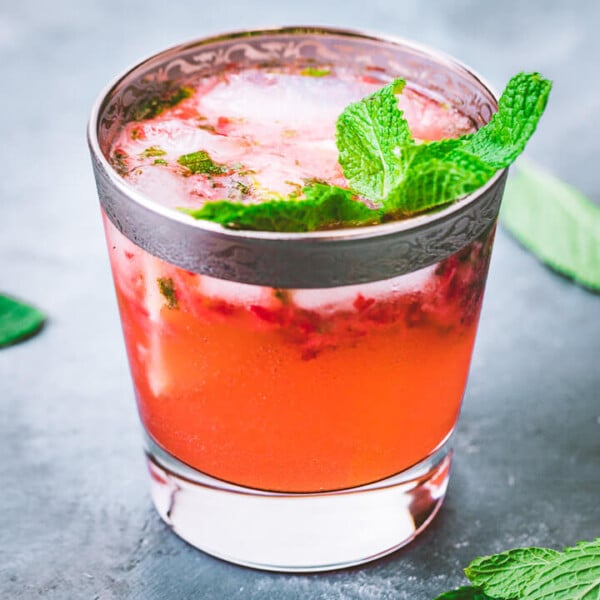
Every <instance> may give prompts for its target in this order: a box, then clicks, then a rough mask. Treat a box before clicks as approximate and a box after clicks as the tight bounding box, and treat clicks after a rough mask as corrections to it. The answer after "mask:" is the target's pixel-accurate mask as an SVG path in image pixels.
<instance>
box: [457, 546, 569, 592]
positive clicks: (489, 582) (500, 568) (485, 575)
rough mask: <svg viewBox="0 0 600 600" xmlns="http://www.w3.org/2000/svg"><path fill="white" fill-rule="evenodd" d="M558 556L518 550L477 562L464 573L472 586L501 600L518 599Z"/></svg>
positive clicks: (554, 553)
mask: <svg viewBox="0 0 600 600" xmlns="http://www.w3.org/2000/svg"><path fill="white" fill-rule="evenodd" d="M557 556H559V553H558V552H557V551H556V550H548V549H545V548H517V549H515V550H508V551H506V552H502V553H501V554H495V555H493V556H483V557H480V558H476V559H475V560H474V561H473V562H471V564H470V565H469V566H468V567H467V568H466V569H465V574H466V576H467V577H468V578H469V580H470V581H471V583H472V584H473V585H476V586H478V587H481V588H482V589H483V590H484V591H485V593H486V594H489V595H491V596H497V597H499V598H513V597H514V598H519V597H520V596H521V593H522V591H523V588H524V586H525V585H526V584H527V582H528V581H529V580H530V579H531V578H532V577H535V575H536V573H538V572H539V570H540V568H541V567H544V566H546V565H547V564H548V563H549V562H551V561H553V560H554V559H555V558H556V557H557Z"/></svg>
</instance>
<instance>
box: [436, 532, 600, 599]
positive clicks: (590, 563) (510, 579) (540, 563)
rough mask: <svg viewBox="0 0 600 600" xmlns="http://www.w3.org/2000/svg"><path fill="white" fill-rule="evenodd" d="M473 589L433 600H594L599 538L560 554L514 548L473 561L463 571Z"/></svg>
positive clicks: (598, 593) (599, 578) (598, 590)
mask: <svg viewBox="0 0 600 600" xmlns="http://www.w3.org/2000/svg"><path fill="white" fill-rule="evenodd" d="M465 574H466V575H467V577H468V578H469V579H470V580H471V583H473V587H462V588H460V589H457V590H453V591H451V592H446V593H444V594H441V595H440V596H437V598H436V599H435V600H486V599H487V600H597V598H600V538H596V539H595V540H594V541H591V542H579V543H578V544H577V545H575V546H572V547H570V548H565V550H564V551H563V552H557V551H556V550H551V549H547V548H516V549H514V550H508V551H506V552H502V553H500V554H495V555H492V556H484V557H480V558H476V559H475V560H474V561H473V562H471V564H470V565H469V566H468V567H467V568H466V569H465Z"/></svg>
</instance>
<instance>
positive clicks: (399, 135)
mask: <svg viewBox="0 0 600 600" xmlns="http://www.w3.org/2000/svg"><path fill="white" fill-rule="evenodd" d="M404 86H405V82H404V81H403V80H402V79H397V80H396V81H393V82H392V83H389V84H388V85H386V86H384V87H383V88H381V89H380V90H378V91H377V92H375V93H374V94H371V95H370V96H367V97H366V98H363V99H362V100H360V101H359V102H354V103H353V104H350V105H349V106H347V107H346V108H345V109H344V111H343V112H342V114H341V115H340V116H339V117H338V120H337V136H336V142H337V147H338V151H339V157H338V160H339V163H340V165H341V166H342V170H343V171H344V177H346V179H347V180H348V183H349V184H350V187H351V189H353V190H356V191H357V192H358V193H359V194H361V195H362V196H364V197H365V198H369V199H370V200H376V201H380V200H384V199H385V198H387V196H388V194H389V193H390V192H391V191H392V189H393V188H394V187H395V186H396V185H397V184H398V182H399V180H400V177H401V171H402V168H403V164H402V161H401V157H400V154H401V148H402V147H403V146H404V147H406V146H410V145H412V144H413V143H414V140H413V138H412V136H411V134H410V130H409V128H408V123H407V122H406V119H405V118H404V115H403V113H402V111H401V110H400V109H399V108H398V98H396V94H399V93H400V92H401V91H402V90H403V89H404Z"/></svg>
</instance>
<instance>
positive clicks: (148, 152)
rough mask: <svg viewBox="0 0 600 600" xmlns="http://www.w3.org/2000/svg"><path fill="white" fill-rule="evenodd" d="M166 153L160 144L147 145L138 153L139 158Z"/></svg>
mask: <svg viewBox="0 0 600 600" xmlns="http://www.w3.org/2000/svg"><path fill="white" fill-rule="evenodd" d="M166 154H167V153H166V152H165V151H164V150H163V149H162V148H161V147H160V146H149V147H148V148H146V149H145V150H144V151H143V152H141V153H140V158H151V157H153V156H165V155H166Z"/></svg>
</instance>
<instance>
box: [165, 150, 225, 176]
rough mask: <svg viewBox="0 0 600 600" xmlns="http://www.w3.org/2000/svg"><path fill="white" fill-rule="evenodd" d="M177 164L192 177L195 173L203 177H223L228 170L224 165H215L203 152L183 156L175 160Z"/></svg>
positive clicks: (206, 153)
mask: <svg viewBox="0 0 600 600" xmlns="http://www.w3.org/2000/svg"><path fill="white" fill-rule="evenodd" d="M177 162H178V163H179V164H180V165H181V166H182V167H185V168H186V169H188V170H189V171H190V173H192V174H194V175H196V174H197V173H202V174H204V175H223V174H224V173H227V172H228V171H229V170H230V169H229V167H227V166H226V165H220V164H218V163H216V162H215V161H214V160H213V159H212V158H211V157H210V156H209V154H208V152H206V151H205V150H198V151H197V152H191V153H190V154H183V155H182V156H180V157H179V158H178V159H177Z"/></svg>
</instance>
